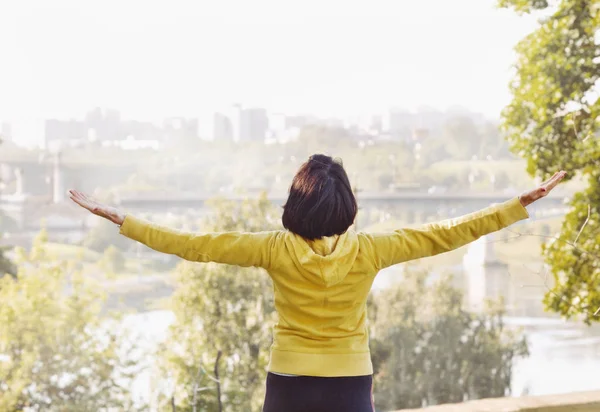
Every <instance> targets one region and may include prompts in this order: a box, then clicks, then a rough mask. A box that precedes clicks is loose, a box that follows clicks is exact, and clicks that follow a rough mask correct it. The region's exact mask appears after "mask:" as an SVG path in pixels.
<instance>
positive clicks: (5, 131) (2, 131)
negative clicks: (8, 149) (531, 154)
mask: <svg viewBox="0 0 600 412" xmlns="http://www.w3.org/2000/svg"><path fill="white" fill-rule="evenodd" d="M0 139H2V140H5V141H8V142H10V141H12V126H11V124H10V123H8V122H0Z"/></svg>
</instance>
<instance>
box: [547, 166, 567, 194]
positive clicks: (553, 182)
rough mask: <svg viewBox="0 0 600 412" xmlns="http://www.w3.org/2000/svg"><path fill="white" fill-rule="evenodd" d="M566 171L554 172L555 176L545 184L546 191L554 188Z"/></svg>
mask: <svg viewBox="0 0 600 412" xmlns="http://www.w3.org/2000/svg"><path fill="white" fill-rule="evenodd" d="M566 174H567V173H566V172H564V171H561V172H559V173H557V174H556V176H554V177H553V178H552V179H551V180H550V182H549V183H548V184H547V185H546V186H545V190H546V191H547V192H549V191H550V190H552V189H554V188H555V187H556V186H557V185H558V184H559V183H560V182H561V180H563V179H564V177H565V176H566Z"/></svg>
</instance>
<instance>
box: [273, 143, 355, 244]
mask: <svg viewBox="0 0 600 412" xmlns="http://www.w3.org/2000/svg"><path fill="white" fill-rule="evenodd" d="M357 211H358V205H357V204H356V198H355V197H354V193H353V191H352V187H351V186H350V181H349V180H348V175H347V174H346V171H345V170H344V166H343V164H342V161H341V159H333V158H332V157H330V156H326V155H322V154H315V155H312V156H311V157H310V158H309V159H308V161H307V162H305V163H304V164H303V165H302V166H301V167H300V170H298V173H296V176H294V180H292V185H291V187H290V194H289V197H288V200H287V202H286V203H285V205H284V206H283V217H282V222H283V227H285V228H286V229H288V230H289V231H291V232H293V233H296V234H298V235H300V236H302V237H303V238H305V239H310V240H314V239H320V238H322V237H324V236H333V235H341V234H343V233H345V232H346V231H347V230H348V228H349V227H350V226H351V225H352V224H353V223H354V219H355V218H356V213H357Z"/></svg>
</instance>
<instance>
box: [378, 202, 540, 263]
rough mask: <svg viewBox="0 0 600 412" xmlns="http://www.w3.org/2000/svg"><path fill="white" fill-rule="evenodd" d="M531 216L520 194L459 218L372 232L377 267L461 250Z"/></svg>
mask: <svg viewBox="0 0 600 412" xmlns="http://www.w3.org/2000/svg"><path fill="white" fill-rule="evenodd" d="M528 217H529V213H527V209H525V207H523V205H521V202H520V200H519V198H518V197H516V198H513V199H511V200H509V201H507V202H504V203H501V204H496V205H493V206H490V207H487V208H485V209H482V210H479V211H477V212H474V213H470V214H467V215H464V216H461V217H458V218H455V219H448V220H443V221H441V222H437V223H430V224H427V225H424V226H421V227H418V228H414V229H399V230H395V231H393V232H391V233H376V234H371V235H369V237H371V244H372V245H373V249H372V250H373V252H372V253H373V255H374V260H375V266H376V267H377V268H378V269H383V268H386V267H388V266H392V265H395V264H397V263H401V262H406V261H409V260H413V259H419V258H423V257H428V256H434V255H437V254H439V253H443V252H448V251H450V250H454V249H458V248H459V247H461V246H464V245H466V244H468V243H471V242H473V241H475V240H477V239H478V238H480V237H481V236H484V235H487V234H489V233H492V232H496V231H498V230H500V229H503V228H505V227H507V226H510V225H512V224H513V223H515V222H518V221H520V220H522V219H526V218H528Z"/></svg>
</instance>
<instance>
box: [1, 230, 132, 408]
mask: <svg viewBox="0 0 600 412" xmlns="http://www.w3.org/2000/svg"><path fill="white" fill-rule="evenodd" d="M44 237H45V236H44V235H43V234H42V235H41V236H38V237H37V238H36V240H35V242H34V246H33V248H32V249H31V251H30V253H29V254H27V253H25V252H24V251H23V250H19V251H18V257H17V266H18V273H17V276H16V278H12V277H10V276H4V277H3V278H1V279H0V302H2V304H1V305H0V355H1V356H0V388H1V390H2V396H0V410H3V411H21V410H31V411H40V410H43V411H50V412H52V411H61V412H62V411H98V410H107V409H110V408H115V409H116V410H135V408H134V405H132V404H131V402H130V401H129V390H128V386H127V385H128V383H129V382H130V379H131V378H132V377H133V376H134V369H132V368H134V363H133V362H131V361H130V360H128V359H127V355H128V352H129V351H127V350H125V347H126V346H125V340H124V339H126V336H125V335H122V334H119V328H118V323H117V321H118V318H114V317H102V316H100V312H101V309H102V308H101V306H102V302H103V296H102V294H101V292H100V291H99V289H98V287H97V285H94V284H93V283H92V282H90V281H89V280H88V279H86V278H85V277H84V275H83V274H82V273H80V272H78V271H77V270H76V268H75V265H74V264H73V262H58V261H53V260H51V259H50V258H49V257H48V255H47V254H46V251H45V239H44Z"/></svg>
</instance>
